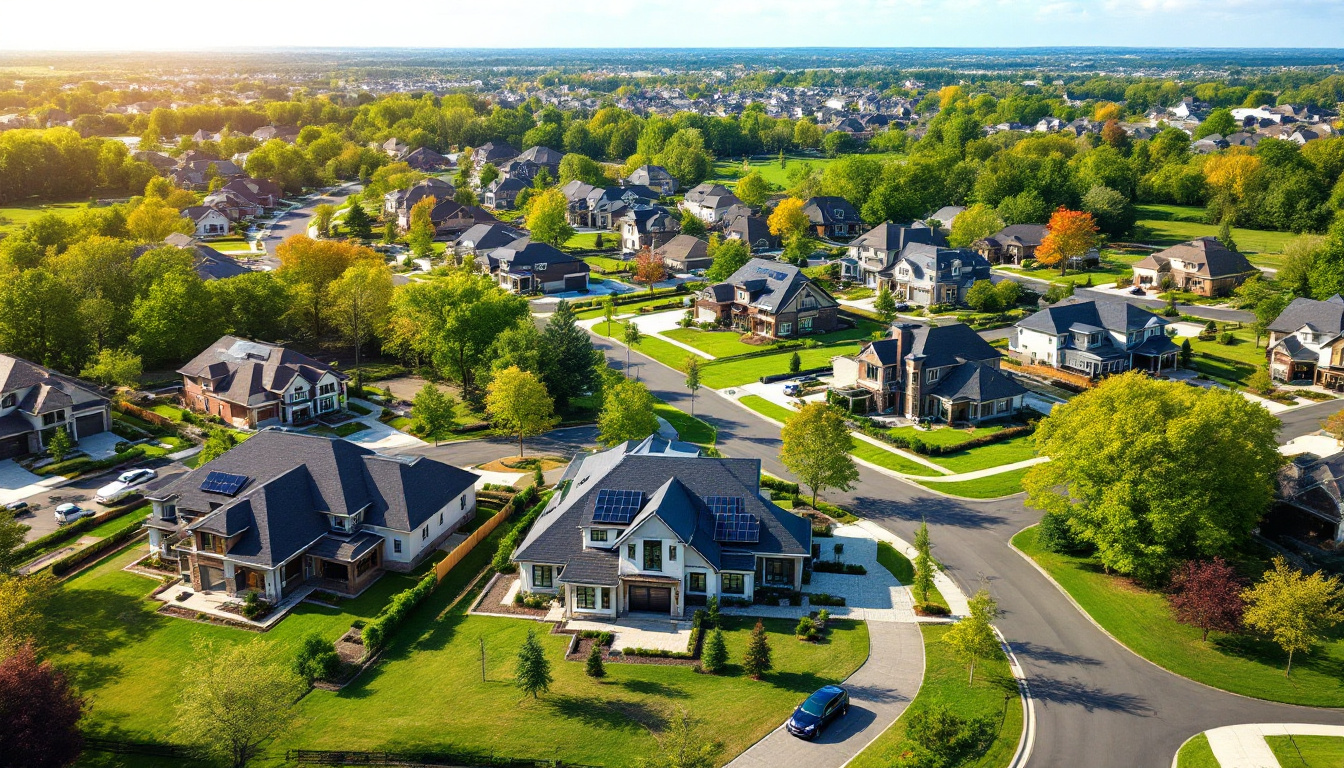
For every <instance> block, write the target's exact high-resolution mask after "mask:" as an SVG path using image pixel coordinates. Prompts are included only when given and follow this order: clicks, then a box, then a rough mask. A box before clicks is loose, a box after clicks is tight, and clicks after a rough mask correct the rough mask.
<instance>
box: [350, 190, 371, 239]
mask: <svg viewBox="0 0 1344 768" xmlns="http://www.w3.org/2000/svg"><path fill="white" fill-rule="evenodd" d="M345 228H346V229H347V230H349V231H350V236H351V237H357V238H359V239H361V240H367V239H368V238H369V235H371V234H373V219H371V218H369V212H368V211H366V210H364V206H363V205H362V204H361V203H360V202H359V201H358V200H356V201H354V202H352V203H351V204H350V210H349V212H347V213H346V214H345Z"/></svg>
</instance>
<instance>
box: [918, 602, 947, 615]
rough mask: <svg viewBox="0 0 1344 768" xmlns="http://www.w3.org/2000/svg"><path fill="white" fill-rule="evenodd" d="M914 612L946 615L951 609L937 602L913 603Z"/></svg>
mask: <svg viewBox="0 0 1344 768" xmlns="http://www.w3.org/2000/svg"><path fill="white" fill-rule="evenodd" d="M915 613H918V614H920V615H921V616H946V615H948V614H949V613H951V611H949V610H948V609H947V608H944V607H943V606H942V605H939V604H938V603H915Z"/></svg>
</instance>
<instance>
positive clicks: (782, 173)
mask: <svg viewBox="0 0 1344 768" xmlns="http://www.w3.org/2000/svg"><path fill="white" fill-rule="evenodd" d="M862 156H863V157H869V158H872V159H874V160H877V161H878V162H887V161H890V160H896V159H898V158H901V157H904V155H901V154H899V153H896V152H871V153H864V154H863V155H862ZM841 157H844V155H842V156H841ZM839 159H840V158H839V157H825V156H822V155H785V156H784V165H783V166H780V164H779V157H778V156H776V157H770V158H764V157H754V158H752V159H751V160H749V161H748V162H747V170H744V169H743V166H742V160H741V159H738V160H735V161H734V160H720V161H718V162H716V163H714V177H713V178H711V179H710V181H712V182H717V183H719V184H723V185H724V186H726V187H728V188H729V189H732V188H733V187H734V186H736V184H737V180H738V179H740V178H742V177H743V176H745V175H747V174H748V173H750V172H751V171H758V172H759V173H760V174H761V177H762V178H764V179H765V180H766V182H768V183H770V184H772V185H774V186H776V187H779V188H780V189H786V188H788V186H789V176H788V174H789V170H791V169H793V168H795V167H797V166H799V165H802V164H804V163H806V164H808V165H810V166H812V168H813V169H814V170H825V168H826V166H828V165H830V164H831V163H834V162H835V161H837V160H839Z"/></svg>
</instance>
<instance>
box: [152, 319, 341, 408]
mask: <svg viewBox="0 0 1344 768" xmlns="http://www.w3.org/2000/svg"><path fill="white" fill-rule="evenodd" d="M178 373H179V374H181V375H182V404H183V405H185V406H186V407H188V408H190V409H192V410H193V411H197V412H199V413H205V414H209V415H212V416H218V417H220V418H221V419H223V420H224V421H225V423H227V424H232V425H233V426H236V427H245V428H248V429H256V428H257V427H261V426H268V425H270V424H295V423H303V422H306V421H309V420H311V419H312V418H314V417H316V416H319V415H321V414H323V413H331V412H333V411H339V410H341V409H342V408H344V407H345V381H346V379H347V378H349V377H347V376H346V375H345V374H343V373H341V372H339V371H337V370H335V369H334V368H332V367H331V366H329V365H327V364H326V363H320V362H318V361H316V360H314V359H312V358H311V357H308V356H307V355H304V354H301V353H299V352H295V351H293V350H291V349H286V348H284V347H281V346H277V345H275V344H268V343H266V342H263V341H251V340H248V339H240V338H238V337H236V336H221V337H220V339H219V341H216V342H215V343H214V344H211V345H210V346H209V347H206V349H205V351H204V352H202V353H201V354H199V355H197V356H196V357H194V358H192V360H191V362H189V363H187V364H186V365H184V366H182V368H181V369H180V370H179V371H178Z"/></svg>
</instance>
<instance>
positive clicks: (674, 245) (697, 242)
mask: <svg viewBox="0 0 1344 768" xmlns="http://www.w3.org/2000/svg"><path fill="white" fill-rule="evenodd" d="M653 253H654V255H656V256H660V257H662V258H664V259H672V260H673V261H679V262H683V263H684V262H687V261H694V260H696V259H708V258H709V243H706V242H705V241H704V240H701V239H700V238H698V237H696V236H694V235H677V236H676V237H674V238H672V239H671V240H668V241H667V243H665V244H664V245H662V246H660V247H659V248H658V250H656V251H654V252H653Z"/></svg>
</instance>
